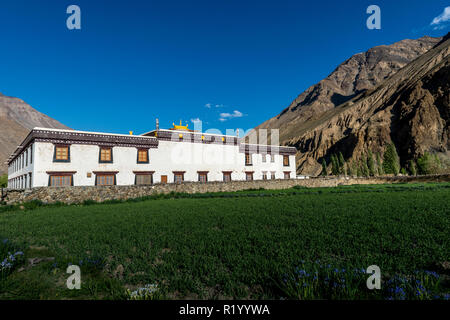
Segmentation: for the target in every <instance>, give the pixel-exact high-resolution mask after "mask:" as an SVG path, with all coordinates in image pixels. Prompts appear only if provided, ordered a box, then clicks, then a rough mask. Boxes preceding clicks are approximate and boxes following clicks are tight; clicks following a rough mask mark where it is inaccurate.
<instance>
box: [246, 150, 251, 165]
mask: <svg viewBox="0 0 450 320" xmlns="http://www.w3.org/2000/svg"><path fill="white" fill-rule="evenodd" d="M245 165H246V166H251V165H252V155H251V154H249V153H246V154H245Z"/></svg>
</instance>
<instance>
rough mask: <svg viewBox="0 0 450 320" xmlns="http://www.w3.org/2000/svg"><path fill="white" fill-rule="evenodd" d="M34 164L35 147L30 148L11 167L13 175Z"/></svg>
mask: <svg viewBox="0 0 450 320" xmlns="http://www.w3.org/2000/svg"><path fill="white" fill-rule="evenodd" d="M32 163H33V146H32V145H31V146H30V147H28V148H27V149H26V150H25V151H24V152H22V153H21V155H20V156H18V157H17V158H16V160H14V162H13V163H12V164H11V165H10V167H11V168H12V173H14V172H17V171H19V170H22V169H23V168H26V167H27V166H28V164H32Z"/></svg>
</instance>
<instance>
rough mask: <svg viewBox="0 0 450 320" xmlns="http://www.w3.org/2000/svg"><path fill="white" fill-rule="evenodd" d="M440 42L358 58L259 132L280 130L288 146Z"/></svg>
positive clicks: (410, 43)
mask: <svg viewBox="0 0 450 320" xmlns="http://www.w3.org/2000/svg"><path fill="white" fill-rule="evenodd" d="M440 40H441V38H431V37H422V38H420V39H417V40H409V39H407V40H402V41H400V42H396V43H394V44H392V45H382V46H377V47H374V48H372V49H370V50H368V51H367V52H363V53H358V54H355V55H353V56H352V57H351V58H350V59H348V60H347V61H345V62H344V63H342V64H341V65H339V66H338V67H337V68H336V69H335V70H334V71H333V72H332V73H331V74H330V75H329V76H328V77H327V78H325V79H324V80H322V81H320V82H319V83H317V84H316V85H314V86H311V87H310V88H308V89H307V90H306V91H305V92H303V93H302V94H300V95H299V96H298V97H297V98H296V99H295V100H294V101H293V102H292V103H291V105H290V106H289V107H288V108H286V109H284V110H283V111H282V112H281V113H280V114H279V115H278V116H276V117H274V118H272V119H269V120H268V121H266V122H264V123H262V124H261V125H259V126H258V127H256V129H279V130H280V131H279V134H280V142H281V143H282V144H286V143H287V141H289V140H291V139H292V138H294V137H295V136H296V133H297V132H298V131H299V130H301V128H303V127H311V126H310V122H314V121H315V120H317V119H319V118H320V116H321V115H322V114H323V113H324V112H326V111H328V110H330V109H333V108H335V107H336V106H338V105H340V104H342V103H344V102H346V101H348V100H350V99H351V98H353V97H355V96H356V95H357V94H359V93H361V92H364V91H365V90H367V89H372V88H374V87H375V86H376V85H378V84H379V83H381V82H382V81H383V80H385V79H386V78H388V77H389V76H391V75H392V74H394V73H396V72H397V71H398V70H400V69H401V68H402V67H404V66H405V65H407V64H408V63H409V62H411V61H412V60H414V59H416V58H417V57H419V56H420V55H422V54H423V53H425V52H427V51H428V50H429V49H431V48H432V47H433V46H434V45H436V44H437V43H438V42H439V41H440Z"/></svg>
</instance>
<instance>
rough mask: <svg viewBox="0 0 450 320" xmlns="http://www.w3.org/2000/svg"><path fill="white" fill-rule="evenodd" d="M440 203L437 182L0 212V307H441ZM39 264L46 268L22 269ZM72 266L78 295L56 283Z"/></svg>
mask: <svg viewBox="0 0 450 320" xmlns="http://www.w3.org/2000/svg"><path fill="white" fill-rule="evenodd" d="M449 199H450V183H436V184H398V185H377V186H342V187H337V188H314V189H306V188H293V189H288V190H278V191H274V190H250V191H241V192H236V193H217V194H203V195H200V194H199V195H186V194H171V195H165V196H155V197H149V198H147V199H140V200H135V201H127V202H123V203H108V204H92V203H86V204H85V205H70V206H61V205H55V206H40V204H39V203H34V204H29V205H25V206H24V207H25V209H24V207H22V209H20V208H18V207H3V209H2V207H0V262H1V261H3V259H4V258H5V257H6V256H7V255H8V252H10V253H13V252H15V251H23V252H24V256H22V255H20V253H19V254H18V255H17V256H16V260H15V261H14V263H12V266H11V267H10V268H9V269H6V268H4V269H3V271H1V272H0V299H59V298H64V299H65V298H76V299H126V298H127V295H126V294H125V290H126V289H127V288H129V289H131V291H132V290H135V289H137V288H139V287H144V286H145V285H147V284H156V285H157V287H158V290H157V291H156V293H155V294H152V295H151V298H155V299H158V298H162V299H183V298H195V299H227V298H241V299H280V298H287V299H322V298H323V299H366V298H368V299H372V298H373V299H391V298H393V299H448V294H449V292H450V291H449V280H448V279H449V276H450V270H449V268H450V267H449V265H450V250H449V248H450V236H449V235H450V209H449V203H450V202H449ZM88 204H89V205H88ZM2 239H8V240H4V241H2ZM39 257H41V258H43V257H44V258H54V260H49V261H46V260H44V261H42V262H40V263H38V264H36V265H35V266H33V267H31V266H30V263H29V262H28V259H30V258H39ZM70 263H71V264H76V265H80V266H81V271H82V273H81V279H82V285H81V287H82V288H81V290H68V289H67V288H66V286H65V281H66V278H67V277H68V276H69V275H68V274H66V267H67V265H68V264H70ZM370 265H377V266H379V267H380V269H381V274H382V289H381V290H368V289H367V287H366V285H365V281H366V279H367V278H368V276H369V275H367V274H363V273H362V270H361V269H365V268H367V267H368V266H370Z"/></svg>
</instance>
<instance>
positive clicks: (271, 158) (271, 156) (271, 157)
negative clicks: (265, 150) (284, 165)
mask: <svg viewBox="0 0 450 320" xmlns="http://www.w3.org/2000/svg"><path fill="white" fill-rule="evenodd" d="M270 162H275V155H274V154H271V155H270Z"/></svg>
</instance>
